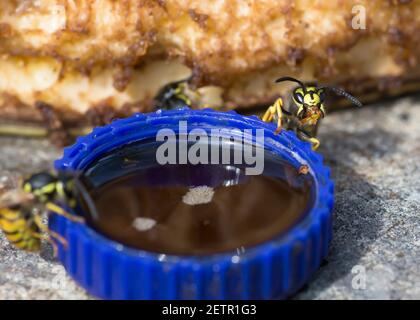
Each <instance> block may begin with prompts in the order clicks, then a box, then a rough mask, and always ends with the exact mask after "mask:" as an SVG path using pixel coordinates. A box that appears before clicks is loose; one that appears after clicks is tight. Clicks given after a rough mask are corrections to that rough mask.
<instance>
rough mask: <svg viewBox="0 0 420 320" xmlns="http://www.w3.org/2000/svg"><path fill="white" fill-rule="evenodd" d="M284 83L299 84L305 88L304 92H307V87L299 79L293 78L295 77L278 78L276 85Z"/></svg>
mask: <svg viewBox="0 0 420 320" xmlns="http://www.w3.org/2000/svg"><path fill="white" fill-rule="evenodd" d="M284 81H292V82H296V83H298V84H299V85H300V86H301V87H302V88H303V90H304V91H305V92H306V86H305V84H304V83H303V82H302V81H300V80H298V79H295V78H293V77H281V78H278V79H277V80H276V81H275V82H276V83H279V82H284Z"/></svg>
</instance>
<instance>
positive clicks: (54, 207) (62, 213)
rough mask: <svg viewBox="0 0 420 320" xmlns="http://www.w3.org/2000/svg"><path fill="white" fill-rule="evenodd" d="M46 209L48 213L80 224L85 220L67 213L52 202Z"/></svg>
mask: <svg viewBox="0 0 420 320" xmlns="http://www.w3.org/2000/svg"><path fill="white" fill-rule="evenodd" d="M45 207H46V208H47V210H48V211H50V212H53V213H55V214H57V215H59V216H63V217H65V218H67V219H69V220H70V221H73V222H78V223H84V222H85V219H83V218H82V217H78V216H75V215H74V214H71V213H68V212H67V211H65V210H64V209H63V208H61V207H59V206H57V205H56V204H54V203H52V202H48V203H47V204H46V205H45Z"/></svg>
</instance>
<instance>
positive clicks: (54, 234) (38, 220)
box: [33, 213, 68, 256]
mask: <svg viewBox="0 0 420 320" xmlns="http://www.w3.org/2000/svg"><path fill="white" fill-rule="evenodd" d="M34 222H35V224H36V225H37V227H38V228H39V230H41V231H42V232H45V233H46V234H41V233H38V232H33V235H34V236H35V237H40V239H43V240H47V241H48V242H49V243H51V245H52V246H53V250H54V256H56V253H57V244H56V243H55V242H54V241H52V239H51V238H54V239H55V240H57V241H58V242H60V243H61V244H62V245H63V247H64V248H66V249H67V247H68V243H67V240H66V239H64V237H62V236H61V235H59V234H58V233H57V232H54V231H52V230H50V228H48V227H47V226H46V225H45V224H44V223H43V222H42V217H41V216H40V215H39V214H38V213H36V214H34Z"/></svg>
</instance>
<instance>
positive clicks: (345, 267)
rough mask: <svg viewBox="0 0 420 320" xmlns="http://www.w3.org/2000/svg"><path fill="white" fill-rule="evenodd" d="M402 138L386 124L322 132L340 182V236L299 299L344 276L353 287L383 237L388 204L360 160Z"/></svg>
mask: <svg viewBox="0 0 420 320" xmlns="http://www.w3.org/2000/svg"><path fill="white" fill-rule="evenodd" d="M326 133H328V134H326ZM399 139H400V138H399V137H398V136H396V135H394V134H391V133H389V132H387V131H385V130H382V129H375V130H363V131H359V132H355V133H349V132H348V131H328V132H325V134H324V135H323V136H321V141H322V147H321V148H320V153H322V154H323V155H324V158H325V164H326V165H328V166H329V167H330V168H331V170H332V176H333V179H334V181H335V209H334V227H333V229H334V235H333V240H332V243H331V247H330V251H329V255H328V257H327V259H326V260H325V261H324V262H323V264H322V265H321V268H320V269H319V270H318V271H317V272H316V274H315V275H314V277H313V278H312V280H311V281H310V282H309V284H307V285H306V286H305V287H304V288H302V289H301V290H300V291H299V292H298V293H297V294H296V295H295V296H294V298H297V299H313V298H317V297H318V298H322V297H320V296H319V294H320V293H321V292H323V291H324V290H326V289H327V288H330V287H331V285H332V284H333V283H335V282H336V281H339V280H340V279H341V280H340V281H342V283H341V285H342V286H344V287H348V288H349V289H350V290H351V279H352V275H351V272H352V269H353V267H354V266H355V265H357V264H358V262H359V261H360V259H361V258H362V257H363V256H364V254H365V253H366V252H367V251H368V249H369V247H370V245H371V243H373V242H374V241H375V240H376V239H377V238H378V237H379V236H380V230H381V226H382V225H383V220H382V212H384V209H385V207H384V200H383V199H382V198H381V195H380V191H379V190H378V188H377V187H376V186H375V185H373V184H372V183H371V182H369V180H368V177H366V176H365V175H363V174H360V173H358V170H357V169H358V166H360V163H368V164H370V161H369V160H372V159H377V158H381V157H384V156H389V155H392V154H393V153H395V152H396V151H397V147H398V143H399ZM366 160H368V161H366ZM365 165H366V164H365Z"/></svg>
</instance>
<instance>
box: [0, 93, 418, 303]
mask: <svg viewBox="0 0 420 320" xmlns="http://www.w3.org/2000/svg"><path fill="white" fill-rule="evenodd" d="M419 123H420V99H419V97H408V98H402V99H399V100H396V101H393V102H388V103H380V104H378V105H372V106H369V107H365V108H363V109H359V110H355V109H352V110H347V111H341V112H336V113H333V114H330V115H328V117H327V118H326V119H325V121H324V123H323V126H322V128H321V132H320V137H321V141H322V146H321V148H320V152H321V153H322V154H324V156H325V161H326V163H327V164H328V165H330V166H331V168H332V172H333V177H334V179H335V181H336V208H335V222H334V239H333V242H332V246H331V250H330V253H329V256H328V259H327V261H326V263H325V264H324V266H323V267H321V268H320V270H319V271H318V272H317V273H316V275H315V276H314V277H313V279H312V280H311V281H310V283H309V284H308V285H307V286H306V287H305V288H303V289H302V290H301V291H300V292H299V293H298V294H297V295H295V297H294V298H297V299H419V298H420V219H419V213H420V212H419V211H420V183H419V181H420V171H419V166H420V126H419ZM59 155H60V151H59V150H57V149H55V148H53V147H52V146H51V145H50V144H49V143H48V142H46V141H39V140H26V139H16V138H4V137H3V138H0V184H1V183H2V181H3V182H4V181H6V180H7V179H4V178H2V177H12V178H13V177H16V176H17V175H20V174H24V173H29V172H32V171H34V170H39V169H45V168H48V167H50V165H51V161H52V160H53V159H55V158H57V157H58V156H59ZM87 298H90V297H89V296H88V295H86V293H85V292H84V291H83V290H82V289H80V288H79V287H78V286H77V285H76V284H75V283H74V282H73V281H72V280H71V279H69V278H68V277H67V276H66V274H65V272H64V269H63V268H62V267H61V266H60V265H59V264H58V263H57V262H54V261H53V259H52V255H51V249H50V248H49V247H48V246H45V248H44V250H43V251H42V253H41V255H37V254H28V253H25V252H21V251H17V250H15V249H14V248H12V247H11V246H10V245H9V244H8V243H7V242H6V241H5V239H4V237H3V236H0V299H87Z"/></svg>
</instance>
